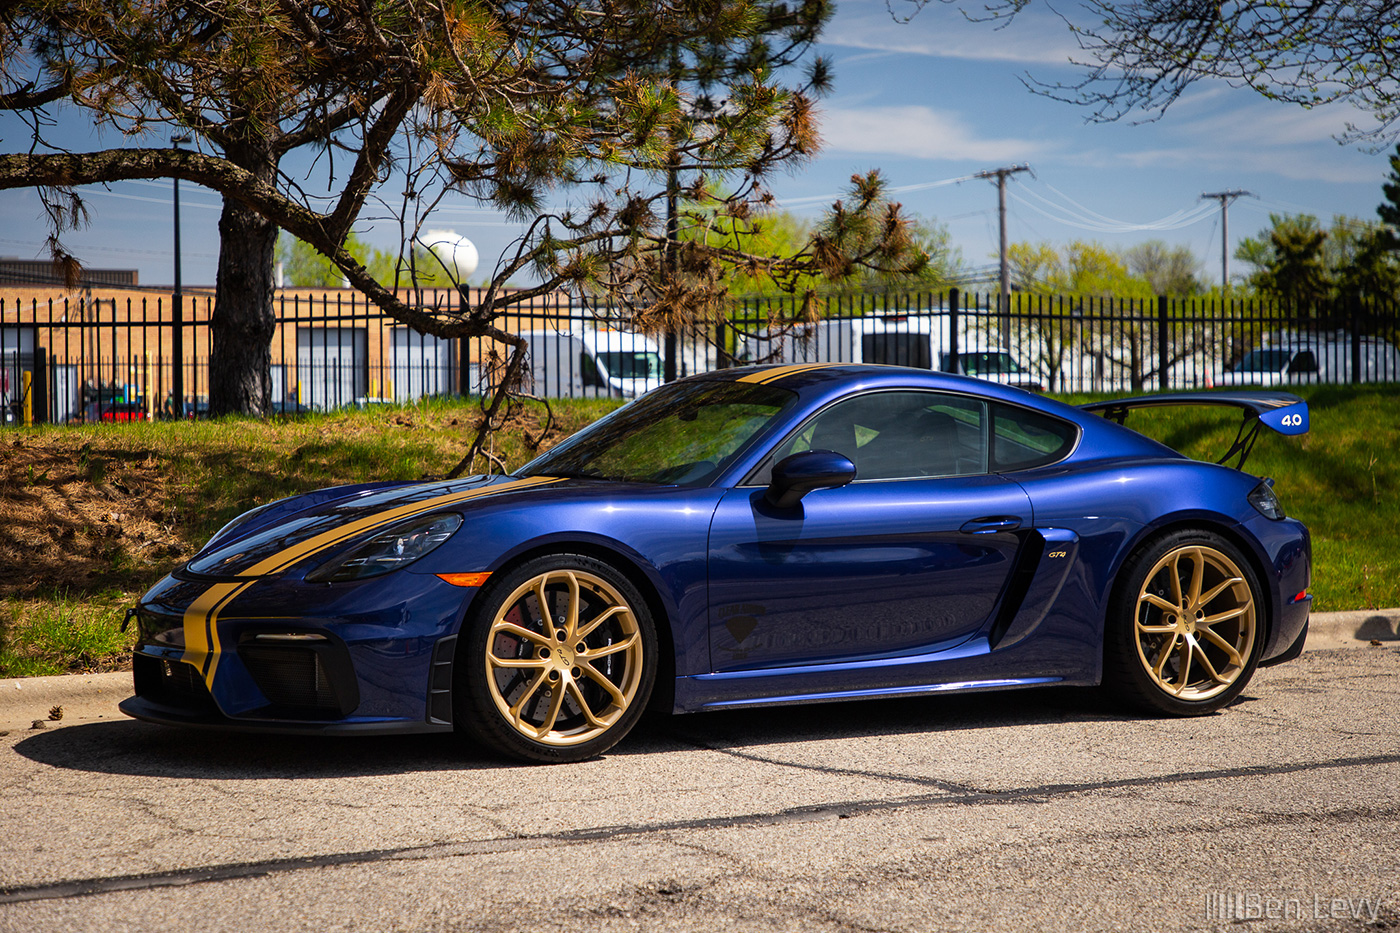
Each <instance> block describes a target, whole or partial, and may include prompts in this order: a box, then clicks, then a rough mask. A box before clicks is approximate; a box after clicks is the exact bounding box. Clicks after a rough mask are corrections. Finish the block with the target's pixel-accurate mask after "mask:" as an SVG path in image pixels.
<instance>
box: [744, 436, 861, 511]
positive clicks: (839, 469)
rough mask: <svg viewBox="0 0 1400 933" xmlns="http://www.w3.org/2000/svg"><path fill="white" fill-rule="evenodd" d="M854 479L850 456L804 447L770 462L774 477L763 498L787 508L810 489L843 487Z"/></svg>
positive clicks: (780, 507)
mask: <svg viewBox="0 0 1400 933" xmlns="http://www.w3.org/2000/svg"><path fill="white" fill-rule="evenodd" d="M855 478H856V465H855V464H854V463H852V462H851V458H849V457H847V456H845V455H844V454H838V453H836V452H835V451H832V450H804V451H803V452H802V453H800V454H793V455H792V456H790V457H784V458H783V459H782V460H779V461H778V462H777V463H775V464H774V465H773V480H772V482H770V483H769V484H768V489H767V490H766V491H765V492H764V493H763V498H764V499H766V500H768V504H769V505H772V506H773V507H774V508H779V509H790V508H792V507H793V506H795V505H797V503H799V502H801V501H802V497H803V496H805V495H807V493H809V492H811V491H812V490H813V489H832V488H835V487H837V486H844V485H846V484H847V483H849V482H850V481H851V480H853V479H855Z"/></svg>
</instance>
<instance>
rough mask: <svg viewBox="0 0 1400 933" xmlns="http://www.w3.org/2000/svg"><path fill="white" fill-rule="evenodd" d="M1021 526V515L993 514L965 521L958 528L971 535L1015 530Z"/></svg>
mask: <svg viewBox="0 0 1400 933" xmlns="http://www.w3.org/2000/svg"><path fill="white" fill-rule="evenodd" d="M1020 527H1021V517H1020V516H1019V515H991V516H988V517H987V518H974V519H973V520H972V521H970V522H965V523H964V524H963V526H962V527H961V528H959V529H958V530H959V531H961V532H963V533H964V534H969V535H990V534H996V533H997V532H998V531H1015V530H1016V529H1017V528H1020Z"/></svg>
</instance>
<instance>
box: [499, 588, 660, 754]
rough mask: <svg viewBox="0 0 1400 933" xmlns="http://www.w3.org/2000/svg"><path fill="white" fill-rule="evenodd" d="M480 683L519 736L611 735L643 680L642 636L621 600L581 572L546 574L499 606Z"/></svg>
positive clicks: (570, 739)
mask: <svg viewBox="0 0 1400 933" xmlns="http://www.w3.org/2000/svg"><path fill="white" fill-rule="evenodd" d="M485 660H486V682H487V685H488V687H489V689H490V691H491V699H492V701H493V702H495V704H496V709H497V710H499V711H500V713H501V715H502V716H503V717H505V720H506V722H507V723H509V724H510V725H511V726H512V727H513V728H514V729H515V730H516V731H517V732H519V733H520V734H521V735H522V736H525V737H526V738H529V739H532V740H534V741H536V742H542V743H544V744H546V745H555V746H568V745H579V744H581V743H583V742H587V741H589V740H591V739H595V738H597V737H598V736H600V735H602V734H603V733H604V732H606V731H607V730H608V729H610V728H611V727H612V726H613V725H614V724H615V723H616V722H617V721H618V720H619V719H620V718H622V715H623V714H624V713H625V712H626V711H627V708H628V706H629V705H630V704H631V703H632V700H633V698H634V697H635V696H636V694H637V687H638V685H639V684H640V683H641V680H642V637H641V634H640V632H639V631H638V628H637V619H636V616H635V615H634V614H633V612H632V609H631V607H629V606H628V605H627V601H626V600H625V599H623V597H622V596H621V594H619V593H618V591H617V590H616V589H615V588H614V587H613V586H612V585H611V584H610V583H608V582H607V581H606V580H604V579H602V578H601V577H597V576H594V575H593V574H591V573H588V572H586V571H582V570H550V571H548V572H546V573H542V574H540V575H538V576H536V577H533V578H532V579H530V580H527V581H526V582H524V583H522V584H521V585H520V586H519V587H517V588H516V590H515V592H513V593H511V594H510V596H509V597H508V598H507V599H506V600H505V602H504V603H502V604H501V608H500V610H499V611H498V612H497V613H496V617H495V619H493V620H492V622H491V630H490V632H489V633H488V635H487V638H486V658H485Z"/></svg>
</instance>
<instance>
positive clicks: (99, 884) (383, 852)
mask: <svg viewBox="0 0 1400 933" xmlns="http://www.w3.org/2000/svg"><path fill="white" fill-rule="evenodd" d="M772 763H774V764H782V762H772ZM1392 764H1400V754H1391V755H1369V756H1366V757H1355V758H1337V759H1333V760H1330V761H1309V762H1294V763H1290V764H1279V765H1247V766H1242V767H1238V768H1225V769H1221V770H1215V771H1183V772H1177V773H1173V774H1165V775H1157V776H1152V777H1134V778H1120V779H1116V780H1108V781H1088V782H1081V783H1058V784H1041V785H1036V786H1032V787H1020V788H1011V789H1007V790H1001V791H984V790H970V791H967V792H957V793H951V794H950V793H941V794H916V795H911V796H906V797H895V798H888V799H883V800H851V801H843V802H837V803H829V804H818V805H811V806H802V807H790V808H787V809H784V810H778V811H774V812H766V813H746V814H737V815H732V816H716V817H704V818H697V819H688V820H667V821H658V822H655V823H637V824H631V825H627V824H624V825H617V826H597V827H587V828H581V829H571V830H560V831H558V832H552V833H538V834H515V835H512V836H507V837H503V838H500V839H486V840H480V841H476V842H439V843H432V844H429V845H420V846H404V847H399V848H388V849H369V850H365V851H360V852H335V853H328V854H325V855H309V856H299V857H295V858H276V859H261V860H255V861H247V862H231V863H227V864H223V865H205V866H195V867H190V868H177V869H170V870H166V871H156V872H146V873H141V874H131V875H110V876H105V877H97V878H80V879H72V880H64V881H50V882H43V883H40V884H30V885H13V886H5V887H0V904H17V903H23V902H27V901H39V900H55V899H62V898H72V897H85V896H91V895H97V894H110V893H115V892H118V891H135V890H149V889H154V888H163V887H178V886H183V885H189V884H205V883H210V882H220V881H234V880H238V879H243V878H258V877H265V876H268V875H274V874H281V873H285V872H293V871H306V870H308V869H316V868H331V867H336V866H341V865H364V864H371V863H374V862H384V861H395V860H405V861H406V860H420V859H432V858H458V857H463V856H469V855H488V854H495V853H499V852H507V851H514V850H519V849H528V848H539V847H546V846H557V845H574V844H580V843H586V842H595V841H597V840H600V839H621V838H628V837H639V836H650V835H666V834H669V833H676V832H687V831H691V832H693V831H698V830H713V829H739V828H746V827H752V826H776V825H780V824H784V823H799V822H817V821H821V820H832V819H845V818H849V817H854V816H860V815H863V814H868V813H877V812H883V811H890V810H900V809H906V808H913V807H935V806H979V805H984V804H996V803H1019V802H1024V801H1028V800H1029V801H1038V800H1043V799H1045V798H1050V797H1064V796H1070V795H1073V794H1083V793H1092V792H1095V791H1103V790H1118V789H1123V788H1133V787H1151V786H1160V785H1172V784H1189V783H1193V782H1203V781H1219V780H1231V779H1235V778H1251V777H1267V776H1272V775H1279V774H1297V773H1301V772H1307V771H1325V770H1332V769H1341V768H1364V767H1373V766H1376V765H1392ZM832 770H833V771H835V772H840V771H842V769H832ZM1300 816H1301V817H1306V814H1300Z"/></svg>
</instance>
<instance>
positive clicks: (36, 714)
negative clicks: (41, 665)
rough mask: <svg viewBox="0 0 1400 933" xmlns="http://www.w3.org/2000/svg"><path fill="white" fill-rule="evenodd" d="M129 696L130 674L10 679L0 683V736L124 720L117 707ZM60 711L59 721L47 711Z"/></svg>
mask: <svg viewBox="0 0 1400 933" xmlns="http://www.w3.org/2000/svg"><path fill="white" fill-rule="evenodd" d="M129 696H131V671H113V672H112V673H110V674H57V675H55V676H52V677H14V678H9V679H6V680H0V732H6V731H9V732H15V731H18V730H21V729H22V730H24V731H26V732H27V731H29V730H30V729H31V728H32V727H33V723H34V722H35V721H36V720H38V721H40V722H42V723H43V724H44V725H43V726H41V727H40V728H48V727H52V726H59V725H64V724H67V723H71V722H75V721H80V720H81V721H92V720H98V719H115V720H124V719H126V716H125V715H123V714H122V712H121V710H119V709H117V704H118V703H120V702H121V701H122V700H125V699H126V698H127V697H129ZM55 706H60V707H62V708H63V713H62V717H63V718H62V719H61V720H52V719H50V718H49V711H50V710H51V709H53V708H54V707H55Z"/></svg>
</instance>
